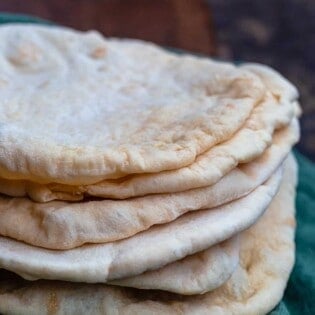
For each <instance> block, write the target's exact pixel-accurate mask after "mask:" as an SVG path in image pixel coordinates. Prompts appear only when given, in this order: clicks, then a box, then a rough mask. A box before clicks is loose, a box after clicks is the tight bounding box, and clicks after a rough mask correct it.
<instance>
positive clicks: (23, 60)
mask: <svg viewBox="0 0 315 315" xmlns="http://www.w3.org/2000/svg"><path fill="white" fill-rule="evenodd" d="M0 38H1V41H0V52H1V53H0V65H1V69H2V73H3V74H2V77H1V85H2V87H3V88H1V90H0V91H1V92H0V100H1V102H0V122H1V124H0V126H1V129H0V132H1V142H0V172H1V175H2V177H3V178H7V179H26V180H31V181H35V182H39V183H41V182H45V183H47V182H57V183H64V184H71V185H79V184H90V183H95V182H98V181H100V180H103V179H108V178H118V177H122V176H125V175H127V174H130V173H147V172H159V171H164V170H169V169H177V168H180V167H183V166H185V165H188V164H191V163H192V162H193V161H194V160H195V159H196V157H197V156H198V155H199V154H201V153H203V152H205V151H206V150H208V149H210V148H211V147H213V146H214V145H216V144H217V143H220V142H222V141H224V140H227V139H229V138H230V137H231V136H232V135H233V134H234V133H235V132H236V131H237V130H238V129H239V128H240V127H241V126H242V125H243V124H244V122H245V120H246V119H247V118H248V117H249V115H250V113H251V110H252V109H253V108H254V106H255V105H257V104H258V103H259V102H260V101H261V100H262V99H263V97H264V94H265V89H264V85H263V84H262V82H261V80H260V79H259V78H258V77H257V76H256V75H255V74H252V73H251V72H249V71H247V70H242V69H240V68H238V67H236V66H233V65H231V64H228V63H220V62H215V61H211V60H208V59H207V58H199V57H194V56H179V55H176V54H172V53H169V52H166V51H164V50H162V49H160V48H158V47H157V46H155V45H153V44H148V43H144V42H140V41H130V40H129V41H128V40H114V39H105V38H103V37H102V36H101V35H100V34H98V33H96V32H86V33H82V32H77V31H74V30H70V29H66V28H63V27H58V26H39V25H19V24H16V25H14V24H10V25H5V26H1V28H0ZM16 91H18V93H16Z"/></svg>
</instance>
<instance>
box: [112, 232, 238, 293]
mask: <svg viewBox="0 0 315 315" xmlns="http://www.w3.org/2000/svg"><path fill="white" fill-rule="evenodd" d="M238 262H239V240H238V235H237V236H234V237H232V238H230V239H228V240H226V241H224V242H223V243H220V244H218V245H214V246H211V247H210V248H209V249H207V250H205V251H202V252H199V253H196V254H194V255H191V256H187V257H185V258H183V259H182V260H178V261H175V262H173V263H171V264H168V265H166V266H164V267H162V268H160V269H157V270H152V271H147V272H145V273H143V274H141V275H137V276H133V277H129V278H124V279H120V280H114V281H111V282H110V284H114V285H119V286H123V287H132V288H138V289H154V290H163V291H169V292H174V293H179V294H184V295H192V294H202V293H205V292H208V291H212V290H214V289H216V288H218V287H219V286H221V285H222V284H223V283H225V282H226V281H227V280H228V279H229V278H230V277H231V275H232V273H233V272H234V271H235V269H236V268H237V266H238Z"/></svg>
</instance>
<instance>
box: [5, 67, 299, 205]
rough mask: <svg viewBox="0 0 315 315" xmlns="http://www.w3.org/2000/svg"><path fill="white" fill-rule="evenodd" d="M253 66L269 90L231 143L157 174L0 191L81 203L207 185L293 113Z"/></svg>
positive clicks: (17, 183) (8, 183) (289, 90)
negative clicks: (87, 200) (189, 162)
mask: <svg viewBox="0 0 315 315" xmlns="http://www.w3.org/2000/svg"><path fill="white" fill-rule="evenodd" d="M244 67H245V66H244ZM252 67H253V66H251V67H250V69H252ZM256 68H258V69H259V71H257V70H256V72H258V73H259V74H260V73H262V77H263V78H264V81H263V82H264V84H266V85H267V86H268V88H270V92H268V93H269V94H268V96H266V97H265V101H264V102H262V103H261V104H259V105H258V106H256V108H255V109H254V110H253V112H252V114H251V116H250V117H249V118H248V119H247V121H246V122H245V125H244V126H243V128H241V130H239V131H238V132H237V133H236V134H235V135H234V136H233V137H232V138H231V139H229V140H227V141H226V142H224V143H222V144H219V145H217V146H215V147H213V148H211V149H210V150H208V151H207V152H205V153H203V154H201V155H200V156H198V158H197V159H196V161H195V162H194V163H192V164H191V165H188V166H186V167H183V168H180V169H176V170H171V171H163V172H159V173H151V174H142V175H141V174H140V175H139V174H134V175H129V176H127V177H123V178H119V179H116V180H104V181H101V182H98V183H96V184H92V185H85V186H82V185H80V186H71V185H62V184H57V183H49V184H39V183H35V182H30V181H25V180H8V179H4V178H0V192H1V193H4V194H7V195H9V196H14V197H23V196H28V197H30V198H31V199H33V200H34V201H37V202H48V201H52V200H58V199H59V200H69V201H70V200H71V201H75V200H82V199H83V198H84V196H97V197H101V198H115V199H125V198H129V197H136V196H143V195H147V194H157V193H170V192H179V191H185V190H189V189H194V188H199V187H205V186H210V185H213V184H214V183H216V182H217V181H219V180H220V179H221V178H222V177H223V176H224V175H225V174H227V173H228V172H229V171H231V170H232V169H233V168H234V167H236V166H237V165H238V164H239V163H245V162H248V161H251V160H253V159H255V158H257V157H258V156H259V155H261V154H262V153H263V152H264V150H265V149H266V148H267V147H268V146H269V145H270V144H271V142H272V134H273V132H274V130H275V129H280V128H282V127H284V126H286V125H288V124H289V123H290V121H291V119H292V117H293V116H296V115H298V112H297V106H298V105H297V104H296V102H295V103H291V101H290V100H291V99H293V98H294V91H295V90H294V88H293V87H292V86H291V85H290V84H289V83H288V82H287V81H286V80H285V79H284V78H282V77H281V76H280V75H279V74H276V73H273V72H272V70H270V69H268V68H267V67H262V66H257V67H255V68H254V69H256ZM265 68H266V69H265ZM265 73H267V74H268V76H271V77H272V78H271V79H272V80H274V81H276V82H278V85H277V86H280V88H277V86H276V88H274V87H270V86H269V85H270V84H269V80H268V79H267V78H268V77H267V75H266V74H265ZM270 73H272V75H271V74H270ZM271 79H270V80H271Z"/></svg>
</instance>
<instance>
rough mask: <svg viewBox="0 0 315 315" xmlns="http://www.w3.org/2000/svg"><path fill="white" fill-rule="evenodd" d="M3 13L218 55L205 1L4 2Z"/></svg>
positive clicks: (10, 0) (53, 0)
mask: <svg viewBox="0 0 315 315" xmlns="http://www.w3.org/2000/svg"><path fill="white" fill-rule="evenodd" d="M0 11H7V12H21V13H27V14H33V15H36V16H40V17H42V18H45V19H49V20H51V21H54V22H57V23H59V24H62V25H67V26H71V27H74V28H76V29H80V30H89V29H96V30H98V31H100V32H102V33H103V34H105V35H106V36H117V37H131V38H140V39H144V40H149V41H153V42H155V43H157V44H160V45H164V46H170V47H177V48H181V49H187V50H190V51H193V52H199V53H204V54H210V55H211V54H214V52H215V45H214V32H213V24H212V18H211V14H210V10H209V7H208V5H207V3H206V2H205V1H202V0H159V1H150V0H68V1H67V0H52V1H41V0H1V1H0Z"/></svg>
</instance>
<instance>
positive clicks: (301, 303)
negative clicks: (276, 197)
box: [0, 13, 315, 315]
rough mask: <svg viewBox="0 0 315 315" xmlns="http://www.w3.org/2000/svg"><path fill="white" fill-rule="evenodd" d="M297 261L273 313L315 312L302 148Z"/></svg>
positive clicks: (311, 224) (311, 215)
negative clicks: (283, 293)
mask: <svg viewBox="0 0 315 315" xmlns="http://www.w3.org/2000/svg"><path fill="white" fill-rule="evenodd" d="M10 22H11V23H12V22H21V23H49V22H47V21H44V20H41V19H38V18H34V17H29V16H25V15H13V14H7V13H3V14H0V24H2V23H10ZM295 156H296V158H297V161H298V164H299V184H298V189H297V200H296V206H297V223H298V227H297V232H296V247H297V248H296V263H295V267H294V269H293V272H292V274H291V277H290V280H289V283H288V286H287V289H286V292H285V295H284V297H283V299H282V301H281V303H279V305H278V306H277V307H276V308H275V309H274V310H273V311H272V312H271V313H270V315H298V314H303V315H307V314H314V313H315V302H314V299H313V296H314V295H315V267H314V261H315V237H314V234H315V211H314V210H315V185H314V183H315V165H314V164H313V163H312V162H310V161H309V160H308V159H306V158H305V157H303V156H302V155H301V154H299V153H298V152H295Z"/></svg>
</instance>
